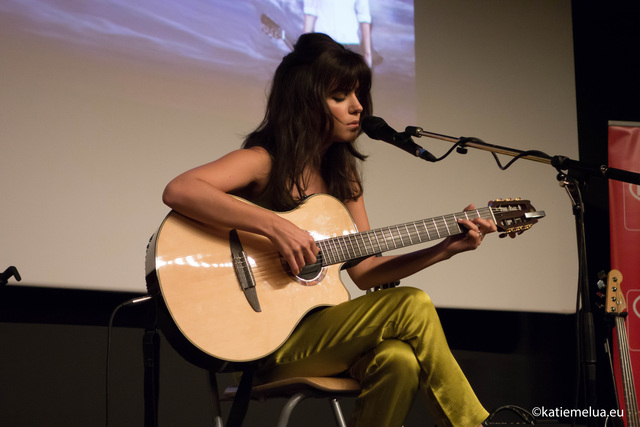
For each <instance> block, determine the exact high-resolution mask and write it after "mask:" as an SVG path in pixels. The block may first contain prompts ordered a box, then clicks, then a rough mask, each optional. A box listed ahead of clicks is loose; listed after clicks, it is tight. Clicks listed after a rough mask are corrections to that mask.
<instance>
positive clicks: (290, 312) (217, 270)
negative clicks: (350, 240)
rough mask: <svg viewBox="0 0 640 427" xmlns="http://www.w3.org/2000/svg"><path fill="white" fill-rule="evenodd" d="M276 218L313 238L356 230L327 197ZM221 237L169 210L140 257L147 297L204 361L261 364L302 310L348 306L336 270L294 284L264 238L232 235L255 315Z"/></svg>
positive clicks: (225, 233) (337, 204)
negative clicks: (249, 276) (243, 259)
mask: <svg viewBox="0 0 640 427" xmlns="http://www.w3.org/2000/svg"><path fill="white" fill-rule="evenodd" d="M239 200H242V199H239ZM246 203H248V202H246ZM278 215H281V216H282V217H284V218H286V219H287V220H289V221H291V222H293V223H294V224H296V225H298V226H299V227H300V228H303V229H305V230H307V231H309V232H310V233H311V234H312V235H313V236H314V238H316V239H319V238H328V237H336V236H342V235H345V234H350V233H355V232H356V231H357V230H356V227H355V224H354V222H353V220H352V218H351V216H350V214H349V211H348V210H347V209H346V207H345V206H344V205H343V204H342V203H340V202H339V201H338V200H337V199H335V198H333V197H331V196H327V195H314V196H311V197H309V198H308V199H307V200H306V201H305V202H304V203H303V204H302V205H301V206H300V207H298V208H297V209H295V210H292V211H289V212H285V213H278ZM229 231H230V230H229V229H220V230H218V231H212V230H211V229H209V228H206V227H204V226H203V225H202V224H200V223H198V222H196V221H193V220H191V219H188V218H186V217H185V216H183V215H181V214H179V213H177V212H175V211H172V212H171V213H169V215H168V216H167V217H166V218H165V220H164V222H163V223H162V225H161V226H160V228H159V230H158V232H157V233H156V234H155V235H154V237H153V238H152V240H151V242H150V245H149V248H148V250H147V287H148V288H149V291H150V292H151V293H152V294H153V295H156V296H158V297H161V298H162V302H164V305H165V306H166V308H167V311H168V314H169V316H170V319H171V320H172V321H173V323H174V324H175V327H176V328H177V329H178V330H179V333H180V334H182V335H183V337H184V338H185V339H186V340H187V341H188V342H190V343H191V344H192V345H193V346H195V347H196V348H197V349H199V350H200V351H202V352H204V353H205V354H206V355H209V356H211V357H214V358H216V359H221V360H226V361H233V362H244V361H251V360H256V359H259V358H262V357H264V356H266V355H268V354H269V353H271V352H273V351H274V350H276V349H277V348H278V347H279V346H281V345H282V344H283V343H284V342H285V341H286V339H287V338H288V337H289V335H290V334H291V332H292V331H293V329H294V328H295V326H296V325H297V324H298V323H299V322H300V320H301V319H302V318H303V317H304V315H305V314H307V313H308V312H309V311H311V310H312V309H314V308H316V307H321V306H330V305H336V304H339V303H341V302H344V301H347V300H349V298H350V296H349V293H348V291H347V289H346V288H345V286H344V284H343V283H342V281H341V279H340V267H341V265H340V264H336V265H329V266H326V267H322V272H321V274H320V275H319V276H318V277H317V278H316V280H311V281H306V280H301V279H299V278H296V277H294V276H292V275H291V274H289V273H288V272H287V270H286V268H285V265H284V264H283V261H282V260H281V257H280V255H279V254H278V253H277V251H276V250H275V248H274V247H273V245H272V244H271V242H270V241H269V240H268V239H267V238H265V237H263V236H259V235H256V234H252V233H247V232H243V231H238V236H239V240H240V243H241V244H242V246H243V249H244V251H245V252H246V254H247V259H248V260H249V264H250V265H251V270H252V273H253V276H254V277H255V290H256V293H257V299H258V301H259V304H260V309H261V311H255V310H254V309H253V308H252V307H251V305H250V304H249V302H248V301H247V298H246V297H245V294H244V292H243V289H242V287H241V285H240V282H239V280H238V277H237V275H236V272H235V270H234V267H233V260H232V256H231V250H230V242H229Z"/></svg>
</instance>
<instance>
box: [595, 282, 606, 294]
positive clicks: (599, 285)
mask: <svg viewBox="0 0 640 427" xmlns="http://www.w3.org/2000/svg"><path fill="white" fill-rule="evenodd" d="M596 286H597V287H598V289H600V290H601V291H602V290H604V289H605V288H606V287H607V285H605V283H604V280H602V279H600V280H598V282H597V283H596Z"/></svg>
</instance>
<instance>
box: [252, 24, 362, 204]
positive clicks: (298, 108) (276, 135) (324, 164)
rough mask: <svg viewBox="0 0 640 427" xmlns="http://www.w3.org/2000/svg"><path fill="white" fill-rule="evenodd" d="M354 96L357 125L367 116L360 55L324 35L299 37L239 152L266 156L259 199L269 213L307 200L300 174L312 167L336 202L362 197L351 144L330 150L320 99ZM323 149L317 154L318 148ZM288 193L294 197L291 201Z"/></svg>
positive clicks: (329, 123) (329, 125)
mask: <svg viewBox="0 0 640 427" xmlns="http://www.w3.org/2000/svg"><path fill="white" fill-rule="evenodd" d="M352 90H355V91H356V96H357V97H358V100H359V101H360V104H361V105H362V108H363V110H362V113H361V115H360V120H362V119H363V118H365V117H367V116H370V115H371V113H372V104H371V95H370V90H371V70H370V68H369V67H368V66H367V64H366V62H365V61H364V59H363V58H362V56H361V55H359V54H357V53H355V52H352V51H350V50H348V49H346V48H344V47H343V46H342V45H340V44H339V43H337V42H335V41H334V40H333V39H331V38H330V37H329V36H327V35H325V34H318V33H310V34H303V35H302V36H300V38H299V39H298V41H297V43H296V45H295V47H294V49H293V51H292V52H291V53H289V54H288V55H287V56H285V57H284V59H283V60H282V62H281V63H280V65H279V66H278V68H277V70H276V72H275V75H274V78H273V81H272V84H271V91H270V93H269V97H268V101H267V108H266V112H265V115H264V118H263V120H262V122H261V123H260V125H259V126H258V127H257V128H256V130H254V131H253V132H252V133H250V134H249V135H248V136H247V138H246V139H245V142H244V144H243V147H244V148H249V147H255V146H260V147H263V148H265V149H266V150H267V151H268V152H269V154H270V155H271V171H270V176H269V183H268V184H267V187H266V188H265V193H264V194H263V195H262V197H266V198H267V199H268V200H269V201H270V204H271V205H272V206H271V208H272V209H276V210H289V209H292V208H294V207H296V206H298V205H299V204H300V202H301V201H302V199H303V198H304V197H305V196H306V195H307V194H306V192H305V189H306V188H307V183H306V182H305V177H304V171H305V167H306V166H308V165H311V166H314V167H318V168H319V170H320V173H321V175H322V178H323V179H324V181H325V182H326V184H327V186H328V192H329V194H331V195H333V196H335V197H336V198H338V199H339V200H342V201H347V200H354V199H356V198H358V197H359V196H360V195H362V181H361V173H360V168H359V167H360V162H359V160H360V161H362V160H364V159H365V158H366V156H364V155H363V154H362V153H360V152H359V151H358V150H357V149H356V147H355V145H354V143H353V142H349V143H338V144H331V143H332V142H333V141H332V138H333V128H334V126H333V116H332V114H331V111H330V110H329V107H328V105H327V102H326V98H327V97H328V96H330V95H331V94H333V93H336V92H344V93H349V92H351V91H352ZM327 146H329V149H328V150H326V151H323V150H322V148H323V147H327ZM294 189H295V190H297V193H298V194H299V195H300V197H294V196H293V193H294Z"/></svg>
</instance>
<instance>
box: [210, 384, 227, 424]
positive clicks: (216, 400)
mask: <svg viewBox="0 0 640 427" xmlns="http://www.w3.org/2000/svg"><path fill="white" fill-rule="evenodd" d="M209 389H210V392H211V396H210V397H211V406H212V408H211V409H212V411H213V425H214V427H224V423H223V422H222V410H221V408H220V393H219V391H218V378H217V376H216V373H215V372H213V371H209Z"/></svg>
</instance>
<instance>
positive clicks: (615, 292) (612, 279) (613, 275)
mask: <svg viewBox="0 0 640 427" xmlns="http://www.w3.org/2000/svg"><path fill="white" fill-rule="evenodd" d="M621 284H622V273H620V271H619V270H611V271H610V272H609V274H608V275H607V296H606V303H605V310H606V313H607V314H612V315H615V316H619V315H621V314H622V313H624V312H625V311H626V310H627V303H626V302H625V301H624V296H623V295H622V288H621V287H620V285H621Z"/></svg>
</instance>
